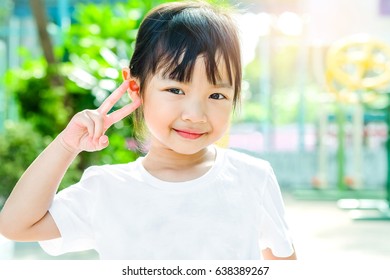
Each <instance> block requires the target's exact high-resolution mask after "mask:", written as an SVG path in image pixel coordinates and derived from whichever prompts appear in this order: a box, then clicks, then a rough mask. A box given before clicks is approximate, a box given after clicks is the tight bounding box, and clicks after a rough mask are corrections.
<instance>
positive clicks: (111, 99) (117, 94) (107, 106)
mask: <svg viewBox="0 0 390 280" xmlns="http://www.w3.org/2000/svg"><path fill="white" fill-rule="evenodd" d="M128 88H129V81H128V80H126V81H124V82H123V83H122V84H121V85H120V86H119V87H118V88H117V89H116V90H114V92H113V93H111V94H110V95H109V96H108V97H107V98H106V99H105V100H104V101H103V103H102V104H101V105H100V106H99V108H98V109H97V111H98V112H99V113H101V114H104V115H106V114H107V113H108V112H109V111H110V110H111V108H112V107H114V105H115V103H117V102H118V101H119V99H121V97H122V95H123V94H124V93H125V92H126V90H127V89H128Z"/></svg>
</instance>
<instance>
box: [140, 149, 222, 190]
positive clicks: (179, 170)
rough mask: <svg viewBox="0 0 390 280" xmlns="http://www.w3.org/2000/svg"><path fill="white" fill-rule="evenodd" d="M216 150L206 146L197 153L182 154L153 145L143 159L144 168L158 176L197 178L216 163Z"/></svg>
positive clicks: (176, 179)
mask: <svg viewBox="0 0 390 280" xmlns="http://www.w3.org/2000/svg"><path fill="white" fill-rule="evenodd" d="M215 157H216V151H215V149H214V148H212V147H206V148H204V149H202V150H200V151H199V152H197V153H195V154H190V155H187V154H180V153H177V152H175V151H173V150H171V149H169V148H167V147H155V146H153V145H152V146H151V147H150V149H149V152H148V153H147V155H146V156H145V158H144V159H143V162H142V164H143V166H144V168H145V169H146V170H147V171H148V172H149V173H150V174H152V175H153V176H155V177H156V178H159V179H161V180H164V181H172V182H174V181H175V182H177V181H178V182H180V181H188V180H192V179H196V178H198V177H200V176H202V175H203V174H205V173H206V172H207V171H208V170H209V169H210V168H211V167H212V165H213V164H214V161H215Z"/></svg>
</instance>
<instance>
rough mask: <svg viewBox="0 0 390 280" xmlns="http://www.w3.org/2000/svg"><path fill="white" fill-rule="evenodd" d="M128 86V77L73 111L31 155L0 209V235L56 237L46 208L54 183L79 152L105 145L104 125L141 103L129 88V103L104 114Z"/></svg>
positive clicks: (30, 238) (121, 116)
mask: <svg viewBox="0 0 390 280" xmlns="http://www.w3.org/2000/svg"><path fill="white" fill-rule="evenodd" d="M128 88H129V84H128V81H125V82H124V83H122V85H121V86H120V87H119V88H118V89H117V90H116V91H114V92H113V93H112V94H111V95H110V96H109V97H108V98H107V99H106V100H105V101H104V102H103V104H102V105H101V106H100V107H99V108H98V109H96V110H85V111H82V112H80V113H77V114H76V115H75V116H74V117H73V118H72V120H71V121H70V122H69V124H68V126H67V127H66V128H65V129H64V131H62V132H61V133H60V134H59V135H58V136H57V138H55V139H54V140H53V142H52V143H51V144H50V145H49V146H48V147H47V148H46V149H45V150H44V151H43V152H42V153H41V154H40V155H39V156H38V157H37V158H36V159H35V161H34V162H33V163H32V164H31V165H30V166H29V168H28V169H27V170H26V171H25V172H24V174H23V175H22V177H21V178H20V179H19V181H18V182H17V184H16V186H15V188H14V189H13V191H12V193H11V194H10V196H9V198H8V200H7V201H6V203H5V205H4V207H3V209H2V211H1V212H0V233H1V234H2V235H4V236H5V237H7V238H9V239H13V240H19V241H38V240H47V239H53V238H56V237H60V232H59V230H58V228H57V226H56V224H55V222H54V220H53V218H52V217H51V215H50V213H49V212H48V209H49V207H50V205H51V203H52V201H53V198H54V195H55V193H56V192H57V189H58V186H59V184H60V182H61V180H62V178H63V176H64V174H65V172H66V171H67V169H68V167H69V165H70V164H71V163H72V162H73V160H74V159H75V157H76V156H77V155H78V154H79V153H80V152H82V151H90V152H92V151H98V150H102V149H104V148H106V147H107V146H108V138H107V136H106V135H105V132H106V131H107V129H108V128H109V127H110V126H111V125H113V124H114V123H116V122H118V121H120V120H121V119H123V118H124V117H126V116H128V115H129V114H131V113H132V112H133V111H134V110H135V109H136V108H137V107H138V106H139V105H140V104H141V101H140V99H139V98H138V96H137V95H136V94H135V92H132V95H131V96H132V97H133V102H132V103H131V104H128V105H126V106H125V107H123V108H121V109H120V110H118V111H116V112H113V113H111V114H110V115H108V111H109V110H110V109H111V108H112V107H113V106H114V104H115V103H116V102H117V101H118V100H119V99H120V98H121V96H122V95H123V94H124V93H125V92H126V90H127V89H128Z"/></svg>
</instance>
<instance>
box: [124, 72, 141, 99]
mask: <svg viewBox="0 0 390 280" xmlns="http://www.w3.org/2000/svg"><path fill="white" fill-rule="evenodd" d="M122 78H123V80H125V81H129V88H128V89H127V92H128V94H129V96H130V98H131V99H132V100H134V98H137V97H138V98H139V97H140V94H139V83H138V79H135V78H133V77H131V74H130V68H129V67H123V68H122ZM134 95H135V96H134Z"/></svg>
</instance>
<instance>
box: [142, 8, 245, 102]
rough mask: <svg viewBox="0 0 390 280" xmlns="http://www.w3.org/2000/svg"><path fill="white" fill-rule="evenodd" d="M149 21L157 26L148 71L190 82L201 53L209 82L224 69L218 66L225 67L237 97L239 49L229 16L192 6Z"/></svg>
mask: <svg viewBox="0 0 390 280" xmlns="http://www.w3.org/2000/svg"><path fill="white" fill-rule="evenodd" d="M150 20H152V19H150ZM153 21H154V22H153V23H154V24H156V25H160V28H159V29H158V30H157V29H155V30H154V32H155V34H154V39H155V40H154V42H153V43H154V46H155V47H154V51H153V52H152V53H149V60H150V63H149V64H148V65H149V67H150V69H149V70H150V72H149V73H150V74H152V75H155V74H156V73H157V72H161V74H162V75H163V76H164V77H167V78H169V79H172V80H176V81H179V82H190V81H191V78H192V73H193V70H194V66H195V63H196V60H197V59H198V58H199V56H202V57H203V58H204V61H205V69H206V74H207V78H208V80H209V82H210V83H211V84H214V85H216V84H217V83H218V82H219V81H220V80H221V79H222V75H221V73H223V72H225V71H223V70H224V69H222V68H221V66H222V67H225V68H226V69H225V70H226V72H225V73H227V78H228V82H229V83H230V85H231V86H234V89H235V93H236V94H235V97H237V95H238V94H237V93H238V92H239V91H240V84H241V61H240V49H239V45H238V43H236V42H238V39H237V38H238V36H237V34H236V32H235V30H232V23H231V19H230V18H228V17H226V16H225V15H223V14H222V15H221V14H217V13H215V12H214V11H213V10H210V9H209V8H199V7H196V8H186V9H184V10H181V11H180V12H177V13H175V14H173V15H171V17H170V18H167V19H164V21H163V20H162V19H161V18H155V19H154V20H153ZM161 25H164V26H163V28H161V27H162V26H161ZM235 99H236V98H235Z"/></svg>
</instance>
